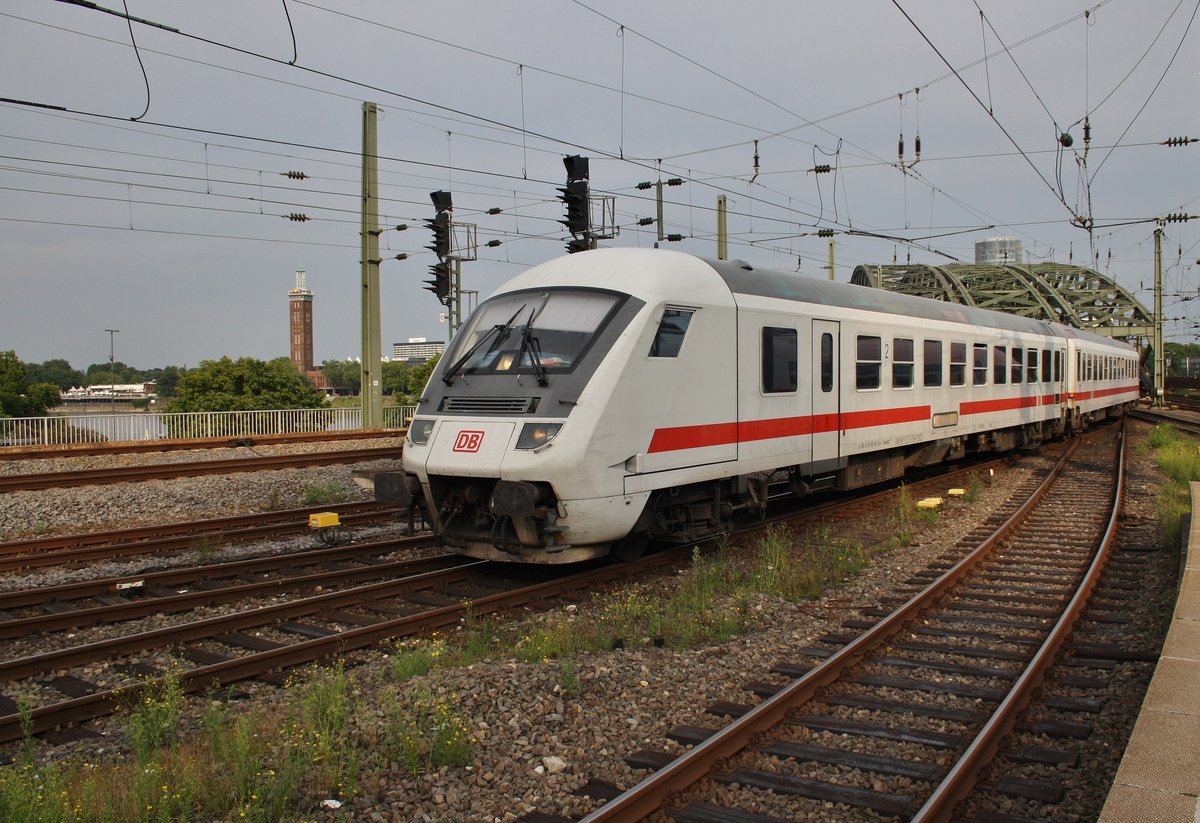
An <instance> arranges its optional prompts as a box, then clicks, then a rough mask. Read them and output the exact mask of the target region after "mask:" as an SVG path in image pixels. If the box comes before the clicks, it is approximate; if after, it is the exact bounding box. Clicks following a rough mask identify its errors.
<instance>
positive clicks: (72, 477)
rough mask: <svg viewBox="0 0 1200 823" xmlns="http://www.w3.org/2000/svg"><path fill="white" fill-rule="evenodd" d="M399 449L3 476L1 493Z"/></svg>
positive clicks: (361, 456)
mask: <svg viewBox="0 0 1200 823" xmlns="http://www.w3.org/2000/svg"><path fill="white" fill-rule="evenodd" d="M400 451H401V450H400V447H399V446H383V447H375V448H370V449H343V450H341V451H325V452H308V453H305V454H280V455H272V456H269V457H238V458H232V459H224V460H197V461H194V462H191V463H159V464H156V465H152V466H118V467H113V468H107V469H89V470H85V471H68V472H46V473H42V474H6V475H0V492H9V491H32V490H38V489H59V488H66V487H68V486H94V485H102V484H108V483H131V482H137V481H142V480H164V479H172V478H177V477H199V476H204V475H210V474H235V473H240V472H254V471H272V470H276V469H293V468H304V467H308V466H321V465H328V464H332V463H360V462H363V461H367V460H387V459H395V458H398V457H399V456H400Z"/></svg>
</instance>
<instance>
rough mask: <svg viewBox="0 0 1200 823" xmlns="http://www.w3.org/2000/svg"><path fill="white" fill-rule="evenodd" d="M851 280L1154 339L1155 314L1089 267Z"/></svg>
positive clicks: (875, 273) (982, 267)
mask: <svg viewBox="0 0 1200 823" xmlns="http://www.w3.org/2000/svg"><path fill="white" fill-rule="evenodd" d="M850 282H851V283H853V284H855V285H859V286H870V287H872V288H876V289H886V290H887V291H893V292H899V293H901V294H913V295H917V296H919V297H929V298H932V299H934V300H944V301H946V302H949V303H960V304H963V305H966V306H977V307H979V308H981V309H992V310H994V311H1002V312H1006V313H1008V314H1017V315H1021V316H1022V317H1031V318H1035V319H1039V320H1050V321H1053V322H1056V323H1062V324H1064V325H1067V326H1073V327H1075V328H1078V329H1087V330H1088V331H1090V332H1092V333H1094V334H1102V335H1105V336H1107V337H1122V338H1127V337H1134V338H1142V339H1143V340H1145V341H1149V340H1152V339H1153V337H1154V315H1153V313H1152V312H1150V311H1149V310H1147V309H1146V307H1145V306H1143V305H1142V304H1141V303H1139V302H1138V300H1137V298H1135V297H1134V296H1133V295H1132V294H1131V293H1129V292H1128V291H1127V290H1126V289H1124V288H1123V287H1122V286H1120V285H1119V284H1117V283H1116V282H1115V281H1114V280H1113V279H1112V278H1110V277H1107V276H1106V275H1103V274H1101V273H1100V272H1098V271H1095V270H1094V269H1089V268H1086V267H1085V266H1073V265H1064V264H1061V263H1036V264H1034V265H1030V266H1014V265H995V264H969V263H952V264H948V265H945V266H929V265H925V264H920V263H909V264H905V265H887V266H882V265H881V266H856V267H855V269H854V274H853V275H852V276H851V278H850ZM1139 347H1140V348H1143V349H1146V348H1147V347H1146V346H1145V345H1141V346H1139Z"/></svg>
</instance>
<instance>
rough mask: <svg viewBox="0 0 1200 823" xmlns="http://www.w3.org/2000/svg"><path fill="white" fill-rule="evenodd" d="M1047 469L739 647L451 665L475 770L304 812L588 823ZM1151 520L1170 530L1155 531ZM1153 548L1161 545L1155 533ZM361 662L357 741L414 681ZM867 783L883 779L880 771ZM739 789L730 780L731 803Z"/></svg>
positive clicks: (212, 507)
mask: <svg viewBox="0 0 1200 823" xmlns="http://www.w3.org/2000/svg"><path fill="white" fill-rule="evenodd" d="M339 447H341V444H339ZM1131 454H1133V452H1131ZM1046 460H1048V458H1047V457H1045V456H1025V457H1022V458H1021V459H1020V460H1014V461H1010V463H1009V464H1008V465H1007V466H1006V467H1005V468H1003V469H1001V470H997V472H996V473H995V476H994V477H993V478H990V480H988V481H985V483H984V484H983V486H982V487H981V488H980V490H979V495H978V498H977V500H976V501H975V502H971V503H967V502H964V501H958V500H952V501H949V502H948V504H947V505H948V508H947V509H946V510H945V511H943V512H942V514H941V515H940V516H939V517H938V518H937V520H936V522H932V523H926V522H921V521H916V522H913V523H912V524H911V525H910V531H911V533H912V535H913V540H912V541H911V542H910V543H909V544H908V545H907V546H905V547H904V548H902V549H895V550H892V551H890V552H888V553H886V554H881V555H879V556H877V557H876V558H875V559H874V560H873V562H872V563H871V565H870V566H869V567H868V568H866V569H864V570H863V571H862V572H860V573H859V574H858V575H856V576H855V577H854V578H853V579H851V580H850V581H849V582H848V583H847V584H846V585H845V586H843V587H842V588H840V589H837V590H834V591H830V592H827V593H826V594H825V595H824V596H823V597H821V598H820V599H818V600H815V601H811V602H803V603H789V602H784V601H782V600H779V599H777V598H771V597H765V596H763V597H759V598H757V599H756V600H755V601H753V604H752V608H753V609H754V610H755V611H754V613H755V614H756V615H757V619H756V620H755V621H754V623H753V625H752V626H751V627H750V629H749V631H747V632H746V633H744V634H743V635H741V636H739V637H736V638H735V639H733V640H731V641H729V642H726V643H721V644H715V645H708V646H703V647H699V648H693V649H688V650H684V651H679V650H672V649H669V648H656V647H654V646H652V645H651V644H649V643H643V642H642V639H640V638H631V639H630V640H631V641H632V642H629V643H627V644H626V648H624V649H622V650H617V651H612V652H604V653H595V654H584V655H580V656H578V657H577V658H576V659H575V667H576V668H575V671H576V676H577V680H578V688H577V690H576V691H575V692H574V693H572V694H569V695H566V694H564V693H563V682H564V680H563V675H562V670H561V669H560V666H559V663H558V662H557V661H553V660H552V661H547V662H539V663H522V662H518V661H517V660H516V659H497V660H487V661H483V662H480V663H477V664H474V665H471V666H467V667H464V668H451V669H435V670H434V671H433V672H431V673H430V674H427V675H424V676H421V677H419V678H416V679H414V680H412V681H409V683H414V684H419V685H420V686H421V687H422V688H424V689H427V690H428V691H429V693H430V694H431V695H433V697H434V698H442V699H445V700H446V701H448V702H450V703H452V704H454V705H456V706H457V707H458V711H459V713H460V714H461V716H462V717H464V718H466V719H467V722H468V724H469V727H470V732H471V734H472V735H473V736H474V738H475V739H476V741H477V742H476V743H475V745H474V749H473V753H472V759H471V764H470V765H469V766H465V767H442V768H440V769H437V770H435V771H433V772H431V773H427V774H421V775H418V776H412V775H410V774H408V773H407V772H406V771H405V770H404V769H403V768H402V767H401V766H400V764H398V763H392V762H384V761H383V760H382V757H381V756H380V755H379V753H378V751H376V750H372V749H364V750H363V752H362V756H363V758H364V762H363V763H362V764H361V766H362V768H361V772H360V775H361V776H360V780H359V785H358V791H357V793H356V794H355V795H354V796H352V797H347V798H343V802H342V806H341V807H340V808H338V809H336V810H331V809H327V808H324V807H322V806H320V805H317V804H316V803H314V807H313V808H312V809H311V810H310V811H309V812H307V813H306V814H304V815H303V817H302V818H301V819H304V820H306V821H321V822H322V823H325V822H326V821H328V822H329V823H332V821H369V823H414V822H418V823H460V822H461V823H511V821H515V820H517V819H519V818H520V817H521V816H522V815H525V814H527V813H529V812H533V811H540V812H545V813H552V814H562V815H566V816H570V817H578V816H580V815H582V814H584V813H586V812H587V811H589V810H591V809H592V808H593V807H594V803H595V801H592V800H590V799H588V798H581V797H576V796H574V795H573V794H572V792H573V790H575V789H577V788H578V787H580V786H581V785H583V784H584V783H585V782H587V781H588V780H603V781H609V782H611V783H614V784H616V785H618V786H620V787H629V786H631V785H633V784H634V783H636V782H637V781H638V780H639V779H641V777H642V776H644V772H640V771H636V770H633V769H631V768H630V767H628V766H627V765H626V764H625V763H624V761H623V758H624V757H625V756H627V755H630V754H632V753H634V752H635V751H637V750H639V749H646V748H649V749H668V750H674V751H682V747H680V746H678V744H673V743H669V742H668V741H667V738H666V733H667V731H668V730H669V729H671V728H672V727H673V726H676V725H683V724H686V725H696V726H719V725H720V724H721V723H722V722H723V721H722V720H721V719H720V718H716V717H714V716H712V715H708V714H706V713H705V707H706V706H708V705H709V704H711V703H713V702H715V701H718V700H725V701H731V702H747V701H749V700H751V699H752V698H751V697H750V696H749V695H748V693H747V692H746V691H745V689H744V688H743V686H744V684H745V683H746V682H747V681H748V680H769V679H771V676H770V674H769V672H770V669H771V667H772V666H773V665H775V664H777V663H779V662H783V661H789V660H795V659H797V658H798V657H799V650H800V649H802V648H803V647H805V646H808V645H811V644H812V643H813V642H814V639H815V638H816V637H818V636H820V635H821V634H823V633H825V632H831V631H839V630H841V625H840V624H841V621H843V620H845V619H848V618H851V617H855V616H856V615H857V609H858V608H859V607H869V606H872V605H875V604H877V603H878V602H879V601H880V600H881V599H884V598H887V597H889V596H890V595H892V593H893V587H894V586H895V585H896V584H898V583H900V582H902V581H904V580H905V579H907V578H908V577H910V576H911V575H912V574H914V573H916V572H918V571H921V570H923V569H925V568H926V566H927V565H928V564H929V563H930V562H931V561H933V560H934V559H935V558H937V557H938V556H939V555H940V554H942V553H943V552H944V551H945V550H947V549H949V548H951V547H952V546H954V545H955V543H956V542H957V541H958V540H959V539H960V538H961V537H963V536H964V535H966V534H967V533H968V532H970V531H971V530H972V529H973V528H974V527H975V526H976V525H977V524H978V523H980V522H982V521H983V520H984V519H986V517H987V515H988V514H989V513H991V512H992V511H994V510H996V509H998V508H999V507H1000V506H1001V505H1002V504H1003V503H1004V502H1005V501H1006V500H1007V499H1008V498H1009V497H1010V495H1011V494H1012V493H1013V492H1014V490H1015V489H1016V488H1017V487H1018V486H1019V485H1020V484H1021V483H1022V482H1024V481H1025V480H1027V478H1028V477H1029V476H1030V475H1031V474H1032V473H1033V468H1032V467H1033V466H1035V465H1044V461H1046ZM1038 461H1043V463H1041V464H1039V463H1038ZM1133 463H1134V465H1133V473H1134V477H1135V478H1138V480H1137V481H1136V482H1135V483H1134V484H1133V486H1134V488H1133V490H1132V493H1131V495H1130V498H1129V499H1128V501H1127V504H1126V507H1127V511H1128V512H1130V513H1133V514H1135V515H1136V513H1139V512H1140V513H1141V514H1142V515H1143V516H1144V517H1145V518H1146V521H1145V522H1147V523H1149V522H1150V521H1151V520H1152V519H1153V495H1154V493H1155V487H1156V485H1157V483H1158V475H1157V469H1156V468H1155V467H1154V466H1153V463H1152V459H1151V458H1147V457H1144V456H1135V457H1134V461H1133ZM43 470H48V469H43ZM350 471H351V467H349V466H334V467H325V468H318V469H296V470H287V471H279V472H264V473H261V474H246V475H229V476H224V477H219V478H213V477H208V478H199V479H182V480H173V481H151V482H147V483H139V484H125V485H121V486H112V487H95V488H86V489H62V490H56V491H42V492H18V493H15V494H11V495H5V496H2V497H0V540H13V539H18V538H20V537H29V536H32V533H35V532H36V533H58V532H77V531H86V530H88V529H108V528H118V527H122V526H131V525H137V524H141V523H148V522H163V521H175V520H195V519H202V518H205V517H218V516H225V515H230V514H236V513H241V512H243V511H253V510H256V509H261V507H262V506H263V504H264V501H268V500H272V501H277V502H281V503H282V507H283V508H288V507H292V506H299V505H300V500H299V498H300V497H301V495H302V494H303V490H304V488H305V487H306V486H307V485H310V484H311V483H313V482H317V481H318V480H319V481H320V482H331V483H337V484H339V485H342V486H345V487H346V488H347V489H350V488H352V484H351V481H350V479H349V476H350ZM894 511H895V505H894V503H891V504H885V505H874V504H871V505H864V507H863V511H862V513H861V516H859V517H856V518H854V519H853V520H849V521H842V522H840V523H835V524H833V526H832V528H833V530H834V533H835V534H837V533H838V532H839V531H844V532H846V533H850V534H853V535H854V537H855V539H859V540H862V539H863V538H864V536H869V535H875V536H876V537H877V538H878V540H879V541H884V540H886V539H887V537H888V536H889V535H890V534H891V533H892V531H893V529H894V525H895V524H894ZM1149 528H1150V529H1151V531H1153V528H1152V526H1150V527H1149ZM1146 539H1151V540H1152V539H1156V538H1155V537H1154V536H1153V535H1152V534H1151V535H1149V536H1148V537H1147V538H1146ZM61 573H62V572H59V571H53V570H52V571H47V572H45V573H44V574H40V575H31V576H27V578H26V579H23V580H22V585H23V586H24V585H30V584H31V582H32V581H33V580H35V579H41V580H42V581H43V584H44V585H53V584H54V583H56V582H58V580H57V576H58V575H59V574H61ZM639 585H640V587H641V588H642V589H643V590H652V591H664V590H668V589H669V588H670V587H672V586H673V585H675V577H674V576H673V575H663V576H660V577H656V578H653V579H648V580H645V581H641V583H640V584H639ZM614 596H615V595H614ZM596 607H597V606H595V605H593V604H588V603H583V604H579V605H578V606H570V607H566V608H563V609H560V610H559V614H558V615H557V617H559V618H561V619H568V620H578V621H587V620H589V619H590V615H589V610H590V609H592V608H596ZM359 658H360V661H361V662H360V664H359V665H357V666H356V667H355V668H354V669H353V670H352V671H353V675H354V678H355V681H356V683H357V692H356V695H355V697H356V700H357V703H358V706H357V711H356V713H355V718H354V726H353V733H354V734H356V735H360V736H362V738H363V739H373V738H377V737H378V736H379V735H380V734H381V728H382V724H383V723H384V720H383V712H382V708H381V706H380V703H379V696H380V695H381V694H382V693H383V692H384V691H385V690H386V689H388V688H389V687H395V685H396V684H395V681H394V680H392V679H391V678H390V676H389V674H388V660H387V658H386V652H385V651H384V650H375V651H372V652H369V653H367V654H365V655H359ZM164 662H165V661H164ZM1151 668H1152V666H1151ZM242 688H243V689H244V691H245V692H246V694H247V695H248V696H249V701H248V703H249V705H250V707H253V709H254V710H261V711H270V710H272V709H275V708H280V707H281V706H282V705H283V703H284V701H287V700H288V699H289V693H288V691H287V690H283V689H278V688H275V687H271V686H267V685H265V684H259V683H248V684H243V686H242ZM1143 688H1144V686H1143ZM909 699H911V695H910V696H909ZM921 699H927V698H921ZM928 699H933V698H928ZM1140 700H1141V695H1140V693H1138V694H1137V695H1136V697H1130V698H1128V699H1127V700H1126V701H1125V702H1124V703H1121V704H1119V705H1121V706H1122V709H1121V710H1120V711H1118V712H1116V713H1117V714H1122V715H1123V716H1119V717H1113V718H1109V719H1107V720H1106V721H1105V722H1103V723H1100V724H1098V729H1097V732H1096V734H1097V735H1101V736H1103V738H1104V742H1102V743H1097V742H1096V741H1089V743H1088V745H1089V746H1095V745H1100V746H1101V747H1102V749H1103V750H1104V751H1106V752H1110V753H1111V754H1112V756H1111V757H1109V760H1108V762H1102V761H1103V759H1102V758H1089V760H1088V762H1089V764H1092V763H1094V765H1095V768H1093V769H1090V770H1089V771H1088V772H1087V773H1081V774H1078V775H1076V776H1074V777H1073V778H1072V780H1073V781H1074V782H1075V783H1076V784H1078V785H1074V786H1073V788H1072V791H1071V792H1070V795H1069V799H1068V802H1069V803H1070V804H1071V805H1070V807H1069V808H1068V807H1067V805H1066V802H1065V803H1064V804H1063V807H1062V808H1059V809H1056V810H1054V811H1053V814H1049V815H1045V816H1046V819H1054V820H1089V819H1093V818H1094V817H1095V815H1096V814H1097V813H1098V811H1099V808H1100V806H1101V805H1102V803H1103V798H1104V795H1105V794H1106V792H1107V789H1108V785H1109V783H1110V782H1111V780H1112V775H1113V774H1114V773H1115V770H1116V765H1117V762H1116V759H1115V755H1116V754H1117V753H1119V751H1121V750H1122V749H1123V747H1124V740H1125V737H1127V735H1128V730H1129V728H1131V727H1132V723H1133V719H1134V718H1133V714H1134V713H1135V707H1136V705H1138V704H1139V703H1140ZM203 702H204V701H202V700H194V701H192V702H191V703H190V704H189V708H188V709H187V712H186V716H185V719H184V721H183V723H182V728H183V730H184V731H185V733H187V732H189V731H192V730H195V729H197V728H198V727H199V718H200V716H201V714H202V712H203V710H204V705H203ZM237 710H247V708H243V707H239V708H238V709H237ZM1124 715H1127V716H1124ZM864 716H866V715H864ZM93 725H94V727H95V728H96V729H99V730H101V731H102V732H103V734H104V736H103V737H102V738H100V739H98V740H90V741H82V742H75V743H71V744H66V745H63V746H58V747H51V746H48V745H45V744H43V745H41V746H40V747H39V750H38V756H39V757H41V758H44V759H64V758H73V757H78V758H86V759H89V760H91V761H92V762H95V760H96V759H97V758H101V759H103V758H112V757H122V756H125V754H126V753H127V752H128V744H127V741H126V740H125V737H124V732H123V730H122V728H121V723H120V722H119V721H118V720H117V719H107V720H103V721H99V722H97V723H95V724H93ZM1122 735H1124V736H1122ZM789 768H790V769H791V768H796V769H798V771H796V772H795V773H800V774H803V773H805V769H810V770H812V771H814V772H820V770H821V768H822V767H820V766H819V765H811V764H803V765H801V766H799V767H789ZM864 781H865V782H866V783H867V784H869V779H868V778H866V777H864ZM723 791H724V790H723V789H720V788H716V787H714V788H713V789H712V792H713V797H718V796H719V795H720V794H721V793H722V792H723ZM778 801H779V798H772V797H770V796H767V795H764V801H763V806H762V808H761V809H760V810H759V811H760V813H769V811H770V810H772V809H775V808H779V806H778ZM1089 804H1090V805H1089ZM1010 805H1011V804H1010ZM800 807H801V808H804V809H806V811H804V812H802V814H803V816H802V817H799V818H797V819H803V820H814V821H815V820H830V819H842V817H843V815H850V816H851V817H852V816H853V813H852V810H851V809H850V808H849V807H844V806H842V805H841V804H822V803H819V802H817V801H810V802H808V803H807V805H806V804H803V803H802V804H801V806H800ZM791 808H793V809H794V808H796V806H791Z"/></svg>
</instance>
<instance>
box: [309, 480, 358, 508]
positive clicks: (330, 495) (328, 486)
mask: <svg viewBox="0 0 1200 823" xmlns="http://www.w3.org/2000/svg"><path fill="white" fill-rule="evenodd" d="M349 499H350V494H349V493H348V492H347V491H346V490H345V489H344V488H342V487H341V486H340V485H339V484H337V483H334V482H333V481H332V480H321V481H318V482H316V483H309V484H308V485H307V486H305V487H304V505H306V506H328V505H331V504H333V503H345V502H346V501H347V500H349Z"/></svg>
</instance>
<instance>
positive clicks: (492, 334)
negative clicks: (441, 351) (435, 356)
mask: <svg viewBox="0 0 1200 823" xmlns="http://www.w3.org/2000/svg"><path fill="white" fill-rule="evenodd" d="M524 309H525V304H523V303H522V304H521V308H519V309H517V310H516V311H515V312H513V315H512V317H510V318H508V322H507V323H497V324H496V325H494V326H492V327H491V328H490V329H488V330H487V331H486V332H484V333H483V335H482V336H480V338H479V339H478V340H476V341H475V345H474V346H472V347H471V348H470V349H468V350H467V353H466V354H464V355H463V356H462V357H460V358H458V359H457V360H455V361H454V362H453V363H452V364H451V365H450V368H448V369H446V371H445V373H444V374H442V382H443V383H445V384H446V385H447V386H453V385H454V374H455V373H456V372H457V371H458V370H459V369H461V368H462V367H463V366H465V365H466V364H467V362H468V361H470V359H471V358H472V357H474V356H475V353H476V352H478V351H479V350H480V349H481V348H483V344H484V343H486V342H488V341H489V340H491V339H492V338H495V342H493V343H492V345H491V346H490V347H489V348H488V351H491V350H492V349H494V348H495V347H496V346H498V345H499V344H500V343H502V342H504V341H505V340H507V339H508V330H509V329H510V328H512V324H513V322H514V321H515V320H516V319H517V315H518V314H520V313H521V312H522V311H524Z"/></svg>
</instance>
